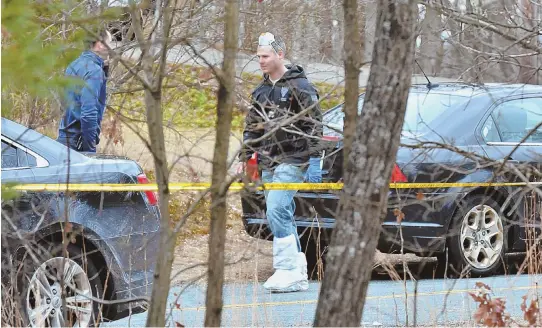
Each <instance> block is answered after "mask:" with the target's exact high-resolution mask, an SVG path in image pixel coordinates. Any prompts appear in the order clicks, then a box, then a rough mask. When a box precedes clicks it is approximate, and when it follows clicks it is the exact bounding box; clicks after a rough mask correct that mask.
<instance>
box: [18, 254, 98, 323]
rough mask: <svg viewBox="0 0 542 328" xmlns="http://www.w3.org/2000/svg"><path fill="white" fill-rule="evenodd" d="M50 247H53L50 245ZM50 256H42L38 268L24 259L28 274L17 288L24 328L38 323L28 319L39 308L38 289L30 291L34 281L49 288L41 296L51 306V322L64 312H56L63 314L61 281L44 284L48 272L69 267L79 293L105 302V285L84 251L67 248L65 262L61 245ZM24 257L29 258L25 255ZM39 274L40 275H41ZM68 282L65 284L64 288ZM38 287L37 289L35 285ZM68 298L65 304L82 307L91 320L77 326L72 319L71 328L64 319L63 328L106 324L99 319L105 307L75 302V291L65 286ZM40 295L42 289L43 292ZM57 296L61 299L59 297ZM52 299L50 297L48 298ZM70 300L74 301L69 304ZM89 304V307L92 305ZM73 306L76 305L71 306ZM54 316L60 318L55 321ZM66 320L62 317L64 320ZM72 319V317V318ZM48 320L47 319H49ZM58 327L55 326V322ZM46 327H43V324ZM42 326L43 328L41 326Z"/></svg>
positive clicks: (83, 299)
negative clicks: (81, 292)
mask: <svg viewBox="0 0 542 328" xmlns="http://www.w3.org/2000/svg"><path fill="white" fill-rule="evenodd" d="M48 246H51V244H49V245H48ZM50 249H51V252H50V253H48V255H46V256H44V255H41V256H40V255H39V254H38V258H39V259H40V262H41V263H40V265H36V263H35V262H34V261H32V260H31V259H30V258H29V256H25V260H24V262H23V263H24V269H25V270H24V273H28V274H27V275H25V274H23V275H21V276H20V277H19V278H18V285H19V286H20V287H21V288H20V290H21V291H22V293H21V303H22V304H21V309H22V315H23V320H24V322H25V325H27V326H34V325H36V323H38V325H39V323H40V322H36V320H34V322H32V320H31V319H30V316H29V311H30V309H31V308H32V307H37V306H38V304H39V303H38V304H36V301H35V300H36V299H37V298H36V297H35V296H36V294H37V293H36V291H37V289H36V288H34V289H32V290H29V289H30V286H31V284H32V283H33V281H37V279H39V278H40V277H41V279H40V281H41V282H42V283H41V285H42V286H44V288H46V289H47V288H48V290H45V291H44V294H40V296H41V297H40V298H41V299H42V303H41V304H43V305H48V306H49V308H48V310H47V311H48V312H49V313H50V315H49V319H53V318H54V319H57V320H58V316H57V315H61V313H62V311H60V312H59V313H56V311H58V310H60V308H59V306H61V305H59V302H60V304H62V298H59V297H58V296H60V295H62V293H61V291H60V286H59V285H60V281H58V280H57V282H56V283H55V282H54V281H53V279H48V280H43V279H44V278H45V277H46V275H45V274H43V273H44V272H46V271H45V270H47V272H54V273H56V272H58V271H59V270H58V269H59V268H61V267H62V265H63V264H64V268H66V264H67V265H68V269H67V270H69V271H68V273H70V274H71V275H72V277H73V278H72V279H70V280H71V282H72V283H74V284H75V286H76V289H78V290H87V289H88V290H90V291H91V293H92V297H94V298H98V299H102V298H103V291H104V289H103V282H102V280H101V277H100V275H99V273H98V269H97V268H96V265H95V264H94V263H93V262H92V260H91V259H90V258H89V257H86V256H84V255H83V251H82V250H81V248H80V247H78V246H77V245H74V244H68V245H67V252H68V257H67V258H65V257H63V255H62V245H61V244H53V245H52V247H50ZM25 255H28V253H27V254H25ZM38 271H39V272H38ZM45 281H47V282H48V283H49V286H48V287H47V285H46V284H45ZM66 283H67V281H66V282H65V284H66ZM35 286H38V284H36V285H35ZM64 288H65V290H66V293H67V297H66V302H67V303H68V302H69V303H71V304H76V305H77V306H80V307H82V308H86V310H87V311H89V312H90V315H89V316H84V318H83V321H82V322H80V323H77V322H75V321H74V320H73V319H71V320H72V321H71V323H72V324H69V323H68V322H67V321H66V319H65V318H63V319H64V320H65V321H64V323H63V324H62V325H60V326H72V325H73V324H77V325H79V326H88V327H93V326H95V325H96V323H97V325H99V324H100V323H101V322H103V318H102V316H101V315H100V309H101V308H103V307H104V306H103V305H102V304H101V303H98V302H95V301H93V300H89V302H87V300H88V299H85V297H84V296H79V297H78V298H75V297H76V296H75V291H73V289H71V288H70V287H68V286H66V285H65V286H64ZM40 293H41V288H40ZM57 295H58V296H57ZM48 296H49V297H48ZM70 296H71V297H72V298H71V301H68V300H69V299H70ZM89 303H90V304H89ZM72 306H73V305H72ZM68 315H72V316H75V313H74V312H68ZM55 316H57V317H56V318H55ZM62 317H63V316H62ZM72 318H73V317H72ZM46 320H47V319H46ZM55 323H56V322H55ZM46 324H47V325H49V324H50V326H52V327H54V326H58V325H53V323H51V322H46ZM41 325H43V323H42V324H41ZM41 325H40V326H41Z"/></svg>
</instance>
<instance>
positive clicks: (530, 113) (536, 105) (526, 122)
mask: <svg viewBox="0 0 542 328" xmlns="http://www.w3.org/2000/svg"><path fill="white" fill-rule="evenodd" d="M491 116H492V117H493V119H494V121H495V125H496V126H497V129H498V131H499V134H500V139H501V140H500V141H502V142H521V141H522V140H523V139H524V138H525V137H526V136H527V135H529V134H530V135H529V136H528V137H527V138H526V139H525V141H524V142H525V143H539V142H542V128H540V127H538V128H537V129H536V130H535V131H533V129H534V128H535V127H536V126H537V125H538V124H540V122H541V121H542V98H538V97H533V98H523V99H514V100H510V101H506V102H503V103H501V104H499V105H498V106H497V107H496V108H495V109H494V110H493V112H492V113H491ZM482 132H483V131H482Z"/></svg>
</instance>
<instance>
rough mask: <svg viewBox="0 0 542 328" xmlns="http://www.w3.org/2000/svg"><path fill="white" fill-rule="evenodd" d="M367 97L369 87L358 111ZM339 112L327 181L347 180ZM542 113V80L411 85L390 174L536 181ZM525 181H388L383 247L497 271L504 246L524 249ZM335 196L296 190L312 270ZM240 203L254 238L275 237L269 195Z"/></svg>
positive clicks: (332, 117) (328, 129)
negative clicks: (396, 185) (398, 185)
mask: <svg viewBox="0 0 542 328" xmlns="http://www.w3.org/2000/svg"><path fill="white" fill-rule="evenodd" d="M363 99H364V94H362V95H361V96H360V101H359V108H358V109H359V111H358V113H361V112H362V109H363ZM343 119H344V113H343V112H342V105H340V106H337V107H335V108H332V109H330V110H329V111H327V112H326V113H325V115H324V124H325V127H324V138H323V139H324V140H323V141H322V145H323V147H324V149H325V154H324V159H323V171H324V175H323V180H324V182H337V181H341V179H342V156H343V155H342V143H341V137H342V135H341V132H342V127H343ZM541 122H542V86H535V85H505V84H486V85H480V86H474V85H468V84H462V83H446V84H441V85H437V86H435V85H433V86H432V87H431V88H429V87H428V86H425V85H413V86H412V87H411V89H410V93H409V98H408V104H407V111H406V117H405V122H404V125H403V131H402V135H401V147H400V148H399V150H398V152H397V158H396V165H395V167H394V169H393V173H392V181H391V182H408V183H414V182H415V183H424V182H471V183H481V182H484V183H485V182H510V181H517V180H519V178H518V176H517V174H515V173H512V172H513V171H512V169H510V167H511V165H512V166H514V167H515V168H516V169H518V170H519V171H520V172H522V174H524V175H525V176H526V177H527V179H529V180H531V181H535V180H536V181H539V180H540V178H541V176H540V171H541V168H542V158H541V156H542V155H541V154H542V128H541V127H540V123H541ZM367 128H370V127H367ZM504 159H506V163H504V164H503V160H504ZM538 188H540V187H538ZM519 189H520V188H514V187H509V186H502V187H492V188H487V187H478V188H476V187H447V188H438V189H430V188H427V189H392V190H390V192H389V200H388V211H387V215H386V217H385V220H384V222H383V224H382V230H381V231H382V232H381V235H380V237H379V243H378V249H379V250H380V251H382V252H384V253H395V252H398V251H400V249H401V248H403V250H404V252H409V253H415V254H417V255H420V256H436V257H437V258H438V260H439V262H438V263H439V264H444V263H448V265H449V266H450V268H452V269H454V270H455V271H456V272H457V271H458V270H462V269H464V268H466V267H467V266H468V269H470V272H471V274H474V275H486V274H493V273H496V272H497V270H499V269H500V268H502V265H503V261H502V259H503V257H504V256H503V255H505V254H506V253H509V252H523V251H525V249H526V239H527V234H528V231H527V230H528V229H525V226H526V217H530V216H529V215H527V214H526V213H524V205H526V204H525V202H524V200H525V199H526V198H525V197H527V196H525V194H524V193H521V192H518V191H520V190H519ZM338 199H339V193H338V192H332V191H303V190H301V191H299V192H298V193H297V195H296V198H295V202H296V211H295V216H296V224H297V227H298V231H299V233H300V235H302V241H303V243H302V244H303V247H304V250H305V252H306V254H307V260H308V262H309V270H312V269H314V266H315V264H316V261H317V259H318V258H319V255H318V254H317V252H316V250H317V249H318V250H321V251H322V250H324V249H325V246H326V245H327V244H328V243H329V239H330V236H331V233H330V232H331V230H332V229H333V226H334V224H335V215H336V210H337V205H338ZM242 206H243V223H244V226H245V229H246V231H247V232H248V233H249V234H250V235H252V236H254V237H259V238H272V235H270V231H269V228H268V226H267V221H266V219H265V202H264V199H263V195H262V194H261V193H248V192H245V193H243V195H242ZM505 209H506V211H505ZM375 219H376V218H375ZM538 221H539V219H538ZM539 224H540V222H536V226H539ZM309 236H312V237H313V238H309ZM315 236H316V237H317V238H314V237H315ZM315 240H317V241H318V242H316V241H315ZM316 246H318V247H316ZM321 253H322V252H320V255H321ZM444 261H447V262H444ZM443 266H444V267H445V265H440V267H443ZM449 271H452V270H449Z"/></svg>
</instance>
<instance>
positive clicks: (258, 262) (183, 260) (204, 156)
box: [99, 126, 418, 285]
mask: <svg viewBox="0 0 542 328" xmlns="http://www.w3.org/2000/svg"><path fill="white" fill-rule="evenodd" d="M146 131H147V129H146V127H145V126H134V127H132V128H131V129H130V128H128V127H126V126H123V137H124V144H122V145H121V144H118V145H114V144H112V143H108V140H107V139H105V141H104V143H103V144H102V145H101V146H102V147H101V149H99V151H100V152H105V153H110V154H111V153H112V154H117V155H124V156H127V157H129V158H131V159H134V160H136V161H137V162H138V163H139V164H140V165H141V166H142V167H143V168H144V169H146V170H149V169H153V162H152V156H151V154H150V152H149V151H147V150H146V148H145V144H144V143H143V142H142V141H141V139H140V137H138V134H140V135H142V136H143V137H145V139H147V140H148V137H147V133H146ZM165 137H166V149H167V155H168V163H171V164H170V165H171V166H172V169H171V177H170V178H171V181H172V182H189V181H200V182H206V181H210V173H211V168H212V164H211V162H212V161H211V159H212V156H213V149H214V133H213V131H212V129H205V130H204V129H202V130H185V131H179V130H177V131H175V130H172V129H167V130H166V133H165ZM238 138H239V135H238V134H232V137H231V138H230V157H233V156H235V153H236V152H237V150H238V149H239V146H240V142H239V139H238ZM232 170H233V169H232ZM177 196H178V195H177ZM181 197H182V196H181ZM228 205H229V207H230V209H231V210H232V212H233V213H236V214H235V215H232V217H231V218H230V219H229V221H228V226H229V228H228V230H227V238H226V272H225V281H226V282H246V281H255V282H256V281H260V282H262V281H265V280H266V279H267V278H268V277H269V276H271V275H272V274H273V259H272V242H271V241H267V240H261V239H257V238H253V237H250V236H249V235H248V234H247V233H246V232H245V231H244V230H243V225H242V222H241V220H240V218H239V217H240V200H239V198H238V197H236V196H235V195H234V196H232V197H230V199H229V204H228ZM403 259H405V257H402V256H400V255H399V256H397V255H393V256H391V255H383V254H381V253H378V252H377V254H376V256H375V263H380V266H386V265H385V264H386V263H398V262H402V261H403ZM406 259H407V260H408V261H417V260H418V259H417V258H416V257H415V256H411V255H410V256H406ZM207 260H208V235H206V234H204V235H201V234H195V235H194V236H190V237H187V238H185V239H183V240H182V241H181V242H180V243H179V245H178V247H177V249H176V258H175V261H174V267H173V272H172V284H173V285H178V284H185V283H187V282H202V281H204V279H205V276H204V274H205V272H206V265H207ZM202 278H203V280H202Z"/></svg>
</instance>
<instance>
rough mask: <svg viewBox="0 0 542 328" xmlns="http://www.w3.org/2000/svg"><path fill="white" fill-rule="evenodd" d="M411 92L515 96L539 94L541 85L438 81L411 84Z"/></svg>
mask: <svg viewBox="0 0 542 328" xmlns="http://www.w3.org/2000/svg"><path fill="white" fill-rule="evenodd" d="M410 91H411V92H424V93H427V92H428V91H429V92H431V93H433V92H435V93H443V94H447V95H457V96H464V97H474V96H484V95H485V96H496V97H499V98H502V97H509V96H517V95H522V94H539V95H542V85H534V84H524V83H484V84H471V83H465V82H444V83H440V82H439V83H438V86H433V87H432V88H431V89H429V88H428V87H427V84H413V85H412V86H411V88H410Z"/></svg>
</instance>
